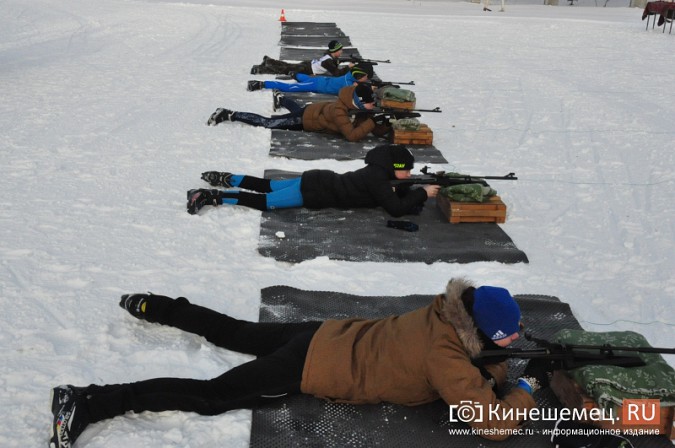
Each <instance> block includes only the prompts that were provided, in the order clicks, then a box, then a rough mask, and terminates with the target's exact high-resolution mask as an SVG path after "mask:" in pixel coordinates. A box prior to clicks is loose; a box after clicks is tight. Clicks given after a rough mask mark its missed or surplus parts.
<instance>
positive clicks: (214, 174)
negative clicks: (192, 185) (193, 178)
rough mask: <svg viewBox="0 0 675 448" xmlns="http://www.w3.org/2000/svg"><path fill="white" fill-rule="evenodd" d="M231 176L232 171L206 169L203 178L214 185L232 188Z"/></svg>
mask: <svg viewBox="0 0 675 448" xmlns="http://www.w3.org/2000/svg"><path fill="white" fill-rule="evenodd" d="M231 178H232V173H226V172H221V171H206V172H204V173H202V180H205V181H206V182H208V183H209V184H211V185H212V186H214V187H225V188H232V184H231V183H230V179H231Z"/></svg>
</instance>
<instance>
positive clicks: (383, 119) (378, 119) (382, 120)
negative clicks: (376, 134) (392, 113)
mask: <svg viewBox="0 0 675 448" xmlns="http://www.w3.org/2000/svg"><path fill="white" fill-rule="evenodd" d="M371 118H372V120H373V121H374V122H375V124H388V123H389V119H388V118H387V116H386V115H385V114H375V115H373V116H372V117H371Z"/></svg>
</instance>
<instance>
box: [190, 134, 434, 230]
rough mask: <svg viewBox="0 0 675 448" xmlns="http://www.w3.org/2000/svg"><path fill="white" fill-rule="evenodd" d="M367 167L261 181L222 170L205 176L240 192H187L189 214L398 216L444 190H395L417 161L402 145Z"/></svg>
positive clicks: (370, 156)
mask: <svg viewBox="0 0 675 448" xmlns="http://www.w3.org/2000/svg"><path fill="white" fill-rule="evenodd" d="M365 162H366V166H365V167H364V168H361V169H359V170H356V171H351V172H348V173H344V174H337V173H335V172H333V171H329V170H310V171H305V172H304V173H302V176H301V177H295V178H292V179H283V180H270V179H261V178H258V177H253V176H247V175H237V174H231V173H225V172H218V171H207V172H205V173H202V179H204V180H205V181H207V182H208V183H209V184H211V185H212V186H214V187H226V188H232V187H235V188H239V189H241V190H250V191H254V192H255V193H251V192H248V191H241V190H210V189H196V190H190V191H188V194H187V197H188V201H187V212H188V213H190V214H191V215H194V214H196V213H197V212H198V211H199V210H200V209H201V208H202V207H204V206H206V205H214V206H217V205H221V204H233V205H234V204H236V205H244V206H247V207H251V208H255V209H257V210H263V211H265V210H273V209H276V208H294V207H307V208H310V209H320V208H328V207H334V208H370V207H378V206H380V207H383V208H384V209H385V210H386V211H387V213H389V214H390V215H392V216H394V217H399V216H403V215H406V214H410V213H414V212H415V211H416V210H418V209H419V207H421V206H423V205H424V202H425V201H426V200H427V198H431V197H435V196H436V194H437V193H438V190H439V189H440V187H439V186H438V185H424V186H422V187H421V188H410V187H409V186H398V187H396V188H394V187H392V184H391V181H392V180H396V179H399V180H403V179H407V178H409V177H410V170H411V169H412V168H413V164H414V163H415V158H414V157H413V155H412V154H411V153H410V151H409V150H408V148H406V147H405V146H403V145H382V146H378V147H376V148H374V149H371V150H370V151H368V153H367V154H366V159H365Z"/></svg>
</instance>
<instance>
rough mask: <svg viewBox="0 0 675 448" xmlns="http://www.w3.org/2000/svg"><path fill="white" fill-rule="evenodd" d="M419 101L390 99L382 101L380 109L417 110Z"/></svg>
mask: <svg viewBox="0 0 675 448" xmlns="http://www.w3.org/2000/svg"><path fill="white" fill-rule="evenodd" d="M416 103H417V101H403V102H401V101H392V100H388V99H384V98H383V99H381V100H380V107H382V108H391V109H405V110H412V109H414V108H415V104H416Z"/></svg>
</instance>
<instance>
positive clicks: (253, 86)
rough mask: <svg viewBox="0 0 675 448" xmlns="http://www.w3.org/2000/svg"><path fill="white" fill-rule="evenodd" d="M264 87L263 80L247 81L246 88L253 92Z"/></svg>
mask: <svg viewBox="0 0 675 448" xmlns="http://www.w3.org/2000/svg"><path fill="white" fill-rule="evenodd" d="M264 88H265V81H249V82H248V86H247V87H246V90H248V91H249V92H253V91H255V90H262V89H264Z"/></svg>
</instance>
